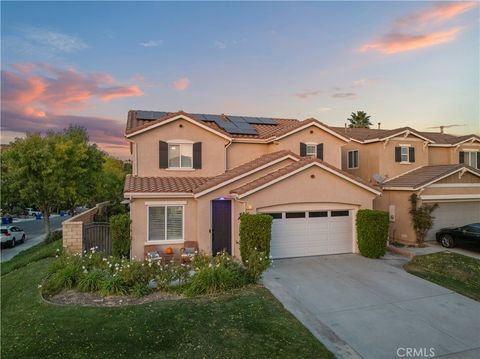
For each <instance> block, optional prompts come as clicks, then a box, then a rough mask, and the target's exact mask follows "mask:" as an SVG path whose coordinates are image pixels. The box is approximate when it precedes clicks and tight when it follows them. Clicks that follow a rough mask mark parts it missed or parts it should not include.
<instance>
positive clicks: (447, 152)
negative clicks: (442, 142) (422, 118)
mask: <svg viewBox="0 0 480 359" xmlns="http://www.w3.org/2000/svg"><path fill="white" fill-rule="evenodd" d="M460 151H480V143H478V142H474V143H464V144H461V145H460V146H458V147H457V146H454V147H434V146H430V147H429V164H430V165H432V166H433V165H449V164H452V165H453V164H457V163H459V161H460V156H459V152H460Z"/></svg>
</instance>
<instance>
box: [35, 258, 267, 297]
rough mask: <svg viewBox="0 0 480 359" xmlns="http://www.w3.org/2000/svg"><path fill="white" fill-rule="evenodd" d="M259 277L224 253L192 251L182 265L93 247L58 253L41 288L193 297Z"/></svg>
mask: <svg viewBox="0 0 480 359" xmlns="http://www.w3.org/2000/svg"><path fill="white" fill-rule="evenodd" d="M257 256H258V255H257ZM266 261H268V262H269V261H270V259H268V258H267V257H265V258H263V259H262V266H264V265H265V262H266ZM258 277H259V276H258V268H253V269H252V268H250V267H245V266H244V265H242V264H241V263H239V262H237V261H236V260H235V259H233V258H232V257H231V256H230V255H228V254H227V253H225V252H222V253H219V254H218V255H217V256H215V257H212V256H210V255H205V254H196V255H195V256H194V257H193V258H192V259H191V261H190V262H189V263H188V264H184V263H179V262H176V261H171V262H163V261H161V260H159V261H152V260H147V261H144V262H139V261H130V260H127V259H125V258H117V257H103V255H102V254H101V253H99V252H96V251H95V250H94V249H92V250H91V251H90V252H88V253H85V255H84V256H83V257H82V256H80V255H59V256H58V258H57V259H56V260H55V262H53V263H52V265H51V266H50V268H49V270H48V276H47V278H46V279H45V281H44V283H43V284H42V293H43V294H44V296H45V297H51V296H53V295H56V294H58V293H60V292H61V291H62V290H68V289H73V290H76V291H80V292H85V293H98V294H100V295H101V296H103V297H106V296H112V295H116V296H126V295H127V296H133V297H143V296H145V295H147V294H150V293H152V292H155V291H163V292H171V293H175V294H177V295H186V296H189V297H192V296H197V295H202V294H212V293H218V292H222V291H226V290H230V289H234V288H239V287H242V286H245V285H247V284H251V283H255V282H256V281H257V280H258Z"/></svg>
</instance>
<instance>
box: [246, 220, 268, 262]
mask: <svg viewBox="0 0 480 359" xmlns="http://www.w3.org/2000/svg"><path fill="white" fill-rule="evenodd" d="M272 221H273V218H272V216H269V215H268V214H260V213H258V214H250V213H242V214H240V254H241V256H242V261H243V262H244V263H245V260H247V259H248V258H249V257H250V256H251V253H252V252H253V251H254V250H255V248H256V249H257V250H256V251H257V252H263V253H265V255H266V256H269V255H270V240H271V239H272Z"/></svg>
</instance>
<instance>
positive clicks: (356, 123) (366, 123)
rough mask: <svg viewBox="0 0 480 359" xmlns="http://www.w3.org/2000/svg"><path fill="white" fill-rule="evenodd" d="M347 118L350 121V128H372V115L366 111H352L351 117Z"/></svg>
mask: <svg viewBox="0 0 480 359" xmlns="http://www.w3.org/2000/svg"><path fill="white" fill-rule="evenodd" d="M347 120H348V121H350V124H349V125H348V127H350V128H370V126H371V125H372V123H371V122H370V116H369V115H367V113H366V112H364V111H357V112H356V113H355V112H352V114H351V115H350V118H347Z"/></svg>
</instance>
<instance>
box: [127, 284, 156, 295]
mask: <svg viewBox="0 0 480 359" xmlns="http://www.w3.org/2000/svg"><path fill="white" fill-rule="evenodd" d="M151 292H152V289H150V288H149V287H148V285H146V284H144V283H137V284H135V285H134V286H133V287H132V288H131V289H130V294H131V295H133V296H134V297H136V298H140V297H143V296H145V295H147V294H150V293H151Z"/></svg>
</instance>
